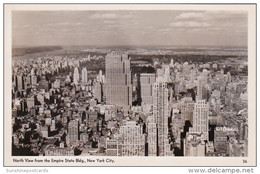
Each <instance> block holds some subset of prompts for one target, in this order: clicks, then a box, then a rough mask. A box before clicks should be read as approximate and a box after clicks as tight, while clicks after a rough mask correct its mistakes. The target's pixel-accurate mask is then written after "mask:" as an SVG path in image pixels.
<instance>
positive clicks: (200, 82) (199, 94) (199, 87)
mask: <svg viewBox="0 0 260 174" xmlns="http://www.w3.org/2000/svg"><path fill="white" fill-rule="evenodd" d="M202 94H203V80H202V77H201V76H199V77H198V79H197V99H198V100H200V99H202Z"/></svg>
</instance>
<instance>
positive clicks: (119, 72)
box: [105, 51, 132, 108]
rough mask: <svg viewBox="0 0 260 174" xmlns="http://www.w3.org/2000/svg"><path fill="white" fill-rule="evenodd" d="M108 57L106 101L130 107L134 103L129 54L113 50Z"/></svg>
mask: <svg viewBox="0 0 260 174" xmlns="http://www.w3.org/2000/svg"><path fill="white" fill-rule="evenodd" d="M105 59H106V84H105V85H106V86H105V90H106V91H105V95H106V103H107V104H113V105H116V106H122V107H125V108H129V107H130V106H131V105H132V85H131V70H130V60H129V57H128V55H127V54H122V53H121V52H119V51H113V52H111V53H110V54H107V56H106V57H105Z"/></svg>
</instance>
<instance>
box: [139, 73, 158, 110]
mask: <svg viewBox="0 0 260 174" xmlns="http://www.w3.org/2000/svg"><path fill="white" fill-rule="evenodd" d="M154 83H155V74H148V73H142V74H140V86H141V99H142V105H145V104H148V105H152V104H153V94H152V93H153V92H152V89H153V84H154Z"/></svg>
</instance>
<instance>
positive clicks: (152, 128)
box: [147, 116, 157, 156]
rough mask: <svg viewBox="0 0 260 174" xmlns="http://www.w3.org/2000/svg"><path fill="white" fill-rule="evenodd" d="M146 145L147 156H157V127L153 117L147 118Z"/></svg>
mask: <svg viewBox="0 0 260 174" xmlns="http://www.w3.org/2000/svg"><path fill="white" fill-rule="evenodd" d="M147 133H148V137H147V143H148V156H156V155H157V126H156V120H155V118H154V117H153V116H149V117H148V118H147Z"/></svg>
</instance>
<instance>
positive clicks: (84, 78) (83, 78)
mask: <svg viewBox="0 0 260 174" xmlns="http://www.w3.org/2000/svg"><path fill="white" fill-rule="evenodd" d="M81 82H82V83H83V84H86V83H88V71H87V69H86V68H83V69H82V71H81Z"/></svg>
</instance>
